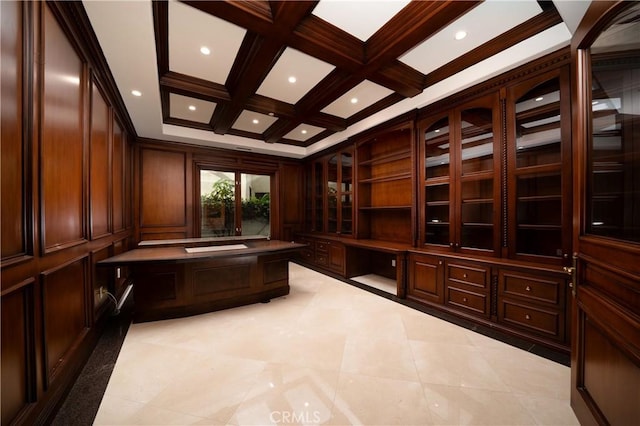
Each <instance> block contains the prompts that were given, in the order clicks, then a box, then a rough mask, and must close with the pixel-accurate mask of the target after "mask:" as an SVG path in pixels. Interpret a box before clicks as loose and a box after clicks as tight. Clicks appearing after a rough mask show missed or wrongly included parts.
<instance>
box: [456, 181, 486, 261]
mask: <svg viewBox="0 0 640 426" xmlns="http://www.w3.org/2000/svg"><path fill="white" fill-rule="evenodd" d="M461 195H462V196H461V203H462V204H461V210H460V214H461V222H462V223H461V238H460V244H461V246H462V247H468V248H479V249H487V250H491V249H492V248H493V180H489V179H482V180H473V181H466V182H462V184H461Z"/></svg>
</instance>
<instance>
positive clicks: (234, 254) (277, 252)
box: [98, 238, 304, 321]
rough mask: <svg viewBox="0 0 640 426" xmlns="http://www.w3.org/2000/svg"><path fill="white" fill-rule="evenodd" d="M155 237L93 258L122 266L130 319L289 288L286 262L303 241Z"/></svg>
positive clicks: (212, 306) (254, 298)
mask: <svg viewBox="0 0 640 426" xmlns="http://www.w3.org/2000/svg"><path fill="white" fill-rule="evenodd" d="M202 242H203V241H202V240H201V239H188V240H183V241H182V242H177V240H161V241H154V242H148V243H144V244H141V246H142V247H144V248H138V249H134V250H130V251H127V252H125V253H121V254H119V255H117V256H113V257H110V258H108V259H105V260H102V261H100V262H98V265H99V266H104V267H108V266H110V267H118V266H128V267H129V268H130V270H131V274H132V275H131V278H132V280H133V283H134V298H135V316H134V319H135V321H149V320H157V319H166V318H174V317H181V316H188V315H193V314H199V313H204V312H210V311H215V310H219V309H225V308H231V307H235V306H240V305H246V304H250V303H256V302H265V301H268V300H270V299H272V298H274V297H280V296H284V295H286V294H288V293H289V267H288V262H289V260H290V258H292V257H293V256H294V254H295V252H297V251H299V250H300V249H302V248H303V247H304V244H298V243H292V242H285V241H278V240H267V239H262V238H258V239H257V238H234V239H232V240H229V239H226V240H224V241H222V240H210V239H209V240H208V241H207V242H208V243H211V244H210V245H206V246H203V245H202Z"/></svg>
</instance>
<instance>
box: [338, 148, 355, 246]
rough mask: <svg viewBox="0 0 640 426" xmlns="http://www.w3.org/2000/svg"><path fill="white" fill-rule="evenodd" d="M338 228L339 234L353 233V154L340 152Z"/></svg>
mask: <svg viewBox="0 0 640 426" xmlns="http://www.w3.org/2000/svg"><path fill="white" fill-rule="evenodd" d="M340 171H341V173H340V180H341V183H340V230H339V232H340V233H341V234H345V235H351V234H352V233H353V199H352V197H353V192H352V188H353V154H352V153H351V152H350V151H343V152H341V153H340Z"/></svg>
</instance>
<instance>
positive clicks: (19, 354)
mask: <svg viewBox="0 0 640 426" xmlns="http://www.w3.org/2000/svg"><path fill="white" fill-rule="evenodd" d="M33 281H34V280H30V281H29V282H25V283H23V285H21V286H20V288H18V289H16V290H14V291H12V292H10V293H4V294H2V308H1V309H2V406H1V409H0V411H1V412H2V424H3V425H4V424H9V423H10V421H11V420H12V419H14V418H15V417H16V416H18V415H19V413H20V412H21V411H22V410H23V409H24V408H25V407H26V406H27V405H28V404H29V402H31V399H32V398H31V394H32V389H33V383H32V378H33V371H32V368H31V363H30V359H31V356H30V354H29V348H30V347H32V346H33V345H32V344H31V340H32V336H33V329H32V327H31V325H30V324H32V323H33V322H32V320H31V319H30V318H29V316H30V312H29V311H30V309H29V306H30V305H31V302H32V300H31V299H32V297H31V295H32V294H33V292H32V288H31V284H32V283H33Z"/></svg>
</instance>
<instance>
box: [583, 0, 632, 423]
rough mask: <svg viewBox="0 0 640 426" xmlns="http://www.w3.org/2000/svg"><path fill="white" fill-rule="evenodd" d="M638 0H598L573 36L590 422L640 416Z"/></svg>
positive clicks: (585, 390) (586, 390) (585, 418)
mask: <svg viewBox="0 0 640 426" xmlns="http://www.w3.org/2000/svg"><path fill="white" fill-rule="evenodd" d="M639 18H640V3H638V2H593V3H592V4H591V6H590V7H589V9H588V10H587V12H586V15H585V17H584V18H583V20H582V22H581V24H580V26H579V28H578V30H577V31H576V33H575V35H574V39H573V41H572V52H573V58H574V67H573V70H574V75H573V77H574V90H573V94H572V107H573V112H574V113H573V117H574V124H573V142H574V164H575V166H576V168H575V172H574V208H575V210H574V238H573V243H574V249H575V251H576V253H575V255H574V262H575V265H574V267H575V268H576V269H574V270H573V284H574V285H573V288H572V290H573V301H572V356H571V373H572V374H571V406H572V408H573V410H574V411H575V413H576V416H577V417H578V419H579V420H580V423H581V424H583V425H589V424H613V425H615V424H625V425H626V424H640V91H639V90H638V88H639V87H640V55H638V50H637V40H638V34H639V33H638V24H637V22H638V20H639Z"/></svg>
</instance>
